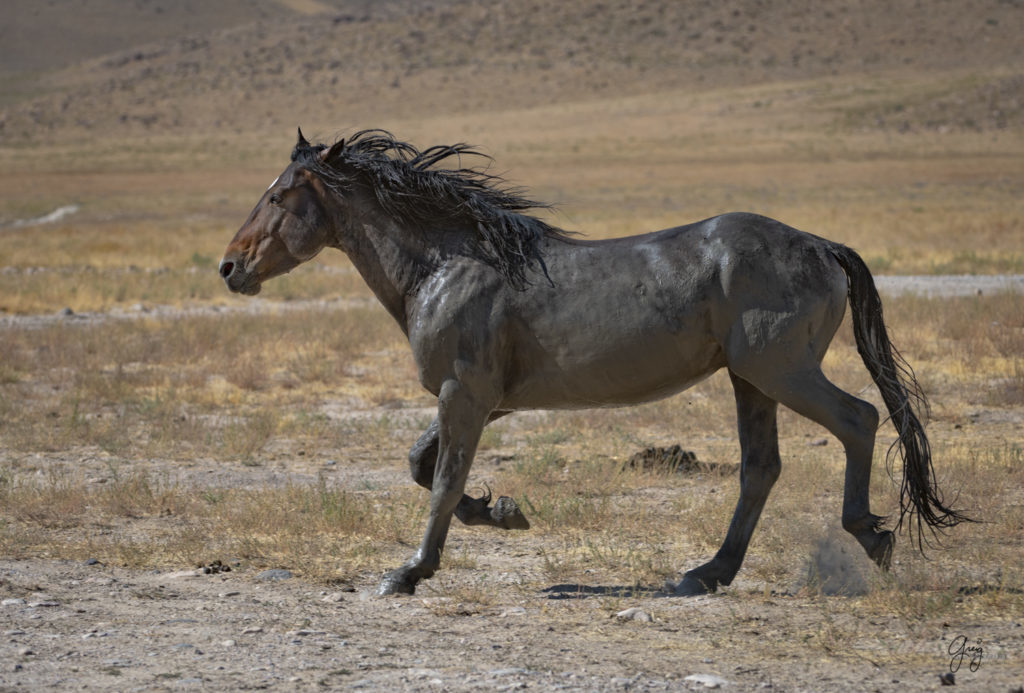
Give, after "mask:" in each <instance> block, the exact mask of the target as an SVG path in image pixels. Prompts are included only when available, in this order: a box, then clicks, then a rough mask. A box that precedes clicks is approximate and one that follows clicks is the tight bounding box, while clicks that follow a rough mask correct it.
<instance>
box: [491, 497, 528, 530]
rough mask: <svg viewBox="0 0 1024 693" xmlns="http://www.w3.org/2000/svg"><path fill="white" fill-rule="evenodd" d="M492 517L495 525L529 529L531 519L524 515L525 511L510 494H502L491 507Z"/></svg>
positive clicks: (503, 527)
mask: <svg viewBox="0 0 1024 693" xmlns="http://www.w3.org/2000/svg"><path fill="white" fill-rule="evenodd" d="M491 519H492V520H493V521H494V524H495V526H497V527H501V528H502V529H529V528H530V521H529V520H527V519H526V515H523V511H522V510H520V509H519V505H517V504H516V502H515V501H514V500H512V499H511V498H510V497H508V496H501V497H500V498H498V500H497V501H495V503H494V507H493V508H491Z"/></svg>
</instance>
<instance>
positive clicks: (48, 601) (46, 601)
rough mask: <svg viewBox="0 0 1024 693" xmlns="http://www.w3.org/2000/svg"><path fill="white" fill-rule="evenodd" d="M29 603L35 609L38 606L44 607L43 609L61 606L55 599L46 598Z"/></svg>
mask: <svg viewBox="0 0 1024 693" xmlns="http://www.w3.org/2000/svg"><path fill="white" fill-rule="evenodd" d="M28 605H29V606H30V607H32V608H33V609H35V608H37V607H38V608H43V609H48V608H53V607H56V606H60V602H55V601H53V600H51V599H44V600H42V601H38V602H29V603H28Z"/></svg>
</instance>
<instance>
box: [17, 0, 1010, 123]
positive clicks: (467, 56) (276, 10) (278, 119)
mask: <svg viewBox="0 0 1024 693" xmlns="http://www.w3.org/2000/svg"><path fill="white" fill-rule="evenodd" d="M251 4H254V6H255V5H256V4H255V3H251ZM284 4H287V3H284ZM236 5H238V7H236ZM243 5H246V3H245V2H243V1H242V0H236V1H235V2H234V3H233V4H231V3H229V5H224V6H222V4H221V3H199V4H197V6H196V7H193V8H191V10H190V12H189V13H188V14H187V15H186V18H188V19H189V20H190V21H188V22H185V21H184V18H182V19H180V20H179V21H178V22H177V23H173V22H172V23H171V24H170V27H171V28H172V29H173V30H176V31H177V32H178V33H177V34H170V35H167V36H165V37H160V36H159V34H158V33H157V32H155V30H154V29H153V27H152V22H150V23H148V24H145V23H143V22H142V20H141V19H139V18H136V20H135V21H136V23H138V24H139V25H140V26H146V27H147V28H148V29H149V30H148V31H145V32H140V36H141V37H144V38H145V39H146V40H145V42H142V43H139V44H138V45H131V46H127V47H126V46H124V45H123V44H124V36H123V35H118V34H116V33H115V34H112V35H111V37H110V39H109V42H110V47H111V51H110V52H109V53H108V54H106V55H102V56H98V57H94V58H89V59H86V60H84V61H83V62H81V63H80V64H78V65H73V66H70V67H67V68H65V69H62V70H58V71H56V72H52V73H48V74H44V75H42V76H40V77H39V78H38V79H33V83H32V86H33V88H32V90H27V89H26V88H25V85H20V89H19V90H17V91H18V95H17V98H12V95H8V96H7V97H6V98H5V99H4V100H3V101H0V103H5V104H6V106H5V111H4V112H3V114H2V115H0V142H8V143H16V142H19V141H23V140H25V139H26V138H27V139H31V140H34V141H40V140H48V139H53V138H63V137H69V136H101V137H102V136H109V135H111V134H114V133H117V134H118V135H120V136H125V135H127V134H131V133H142V134H157V133H160V134H166V133H168V132H178V133H182V132H196V131H203V132H208V133H209V132H225V133H238V132H252V131H261V132H266V131H268V130H272V129H275V128H281V127H286V126H287V127H291V126H293V125H294V124H295V122H296V121H302V122H306V123H309V122H311V121H312V122H313V123H316V124H317V125H318V127H322V128H325V129H326V128H333V127H338V126H342V125H349V124H354V123H365V122H366V121H367V120H378V121H379V120H380V119H382V118H387V119H395V118H407V117H410V116H413V115H417V116H423V115H443V114H450V113H467V112H480V111H498V110H506V109H510V108H527V107H534V106H541V105H546V104H552V103H564V102H566V101H573V100H581V99H583V100H586V99H614V98H620V97H623V96H627V95H634V94H643V93H655V92H660V91H671V90H679V89H685V90H689V91H693V90H697V91H704V90H707V89H714V88H721V87H723V86H740V85H754V84H761V83H775V82H789V81H806V80H811V79H819V78H828V77H846V76H850V75H859V74H863V75H866V76H870V75H877V74H880V73H886V72H896V73H908V72H909V73H915V74H916V73H925V74H933V75H934V74H935V73H941V72H950V73H952V74H956V75H963V74H965V73H966V74H970V75H972V76H973V77H972V80H971V81H969V82H965V81H964V80H963V79H953V80H951V81H950V83H949V85H948V88H947V90H942V91H939V92H938V93H934V91H933V93H927V94H914V93H911V94H907V95H906V98H908V99H909V102H908V103H905V104H903V103H894V102H891V101H887V100H886V99H885V98H884V96H882V97H881V98H880V99H879V103H878V104H876V108H874V110H872V108H871V106H870V105H869V108H868V112H866V113H864V114H863V115H864V116H865V117H862V118H859V119H855V121H856V124H857V125H861V126H865V125H866V126H875V125H876V124H879V125H881V126H892V127H896V128H901V127H931V128H936V127H943V126H946V127H954V128H960V127H966V128H971V129H979V128H983V129H988V128H1005V127H1019V125H1020V122H1019V121H1020V118H1019V115H1020V112H1021V106H1020V101H1021V89H1022V87H1021V84H1020V81H1019V79H1017V80H1014V79H1007V77H1006V75H1007V73H1009V74H1011V75H1013V74H1017V73H1019V70H1020V69H1021V66H1022V65H1024V43H1022V42H1021V41H1020V36H1021V35H1024V11H1022V8H1020V7H1018V6H1016V4H1015V3H1012V2H1008V1H1007V0H974V1H972V2H943V3H938V4H935V3H924V2H912V1H910V0H901V1H900V2H896V3H884V4H883V3H872V2H863V3H849V2H846V1H845V0H827V1H826V2H811V1H810V0H803V1H801V2H760V1H756V0H745V1H742V2H732V3H720V2H710V1H701V2H654V1H646V2H645V1H640V2H634V1H632V0H630V1H626V0H609V1H605V2H591V1H589V0H570V1H568V2H557V3H552V2H542V1H539V0H522V1H520V2H498V1H497V0H449V1H446V2H435V3H419V2H410V1H407V2H391V3H385V4H383V5H378V6H374V5H373V4H355V3H344V2H336V3H334V4H333V7H336V8H337V9H336V10H331V11H329V12H325V13H322V14H316V15H312V16H309V15H306V14H302V13H298V12H292V13H288V12H284V11H283V8H281V7H279V6H277V5H275V4H274V3H264V4H261V5H258V6H259V8H260V9H259V11H258V12H257V11H249V10H243V9H241V6H243ZM316 6H319V7H324V8H328V7H330V6H331V5H329V4H328V3H320V4H319V5H316ZM74 11H75V9H74V7H72V6H70V5H67V6H65V12H66V13H67V14H69V15H73V13H74ZM179 12H180V10H179ZM203 13H207V14H209V15H210V17H209V22H208V24H206V25H205V26H204V28H202V29H200V28H197V27H196V24H197V23H199V20H198V17H201V16H202V14H203ZM97 16H98V15H97ZM231 16H234V17H235V20H234V22H230V21H229V17H231ZM239 17H244V18H245V20H246V21H241V20H240V19H239ZM89 18H90V15H87V14H86V15H83V19H85V20H88V19H89ZM23 21H24V20H23ZM68 25H69V21H65V22H63V23H61V24H60V25H59V26H58V27H56V28H57V29H59V28H60V27H67V26H68ZM103 26H104V30H103V31H104V32H106V33H103V32H101V33H100V34H99V36H104V35H107V34H110V33H111V29H110V27H109V25H103ZM183 29H187V33H185V34H184V35H183V34H182V33H181V31H182V30H183ZM46 40H49V42H50V43H51V44H53V45H59V43H60V42H61V41H67V40H69V37H68V36H66V35H63V36H62V35H61V34H60V33H59V32H57V31H55V32H54V33H53V34H52V35H50V36H45V35H44V38H43V39H41V44H40V45H37V46H32V47H26V48H23V49H22V50H23V51H38V50H40V49H41V48H42V49H44V50H45V46H46ZM99 50H100V48H99V47H98V46H97V47H96V48H94V49H93V50H92V51H90V52H93V53H96V52H98V51H99ZM11 60H12V61H13V62H14V63H15V64H18V63H26V62H31V61H29V60H27V59H26V58H22V59H20V60H18V56H12V57H11ZM933 90H934V85H933ZM33 92H38V93H33ZM869 104H870V102H869ZM879 109H880V110H879ZM874 111H878V112H877V114H876V113H875V112H874ZM894 112H895V113H896V114H898V117H897V118H893V117H892V116H893V114H894Z"/></svg>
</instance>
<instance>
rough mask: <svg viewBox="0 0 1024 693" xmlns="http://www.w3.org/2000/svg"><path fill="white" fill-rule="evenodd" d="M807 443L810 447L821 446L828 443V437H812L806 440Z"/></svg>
mask: <svg viewBox="0 0 1024 693" xmlns="http://www.w3.org/2000/svg"><path fill="white" fill-rule="evenodd" d="M807 445H808V446H809V447H812V448H823V447H825V446H826V445H828V438H814V439H813V440H809V441H807Z"/></svg>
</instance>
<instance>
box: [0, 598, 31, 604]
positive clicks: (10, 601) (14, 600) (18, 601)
mask: <svg viewBox="0 0 1024 693" xmlns="http://www.w3.org/2000/svg"><path fill="white" fill-rule="evenodd" d="M26 603H27V602H26V601H25V600H24V599H22V598H21V597H11V598H10V599H5V600H3V601H2V602H0V605H2V606H21V605H23V604H26Z"/></svg>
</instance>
